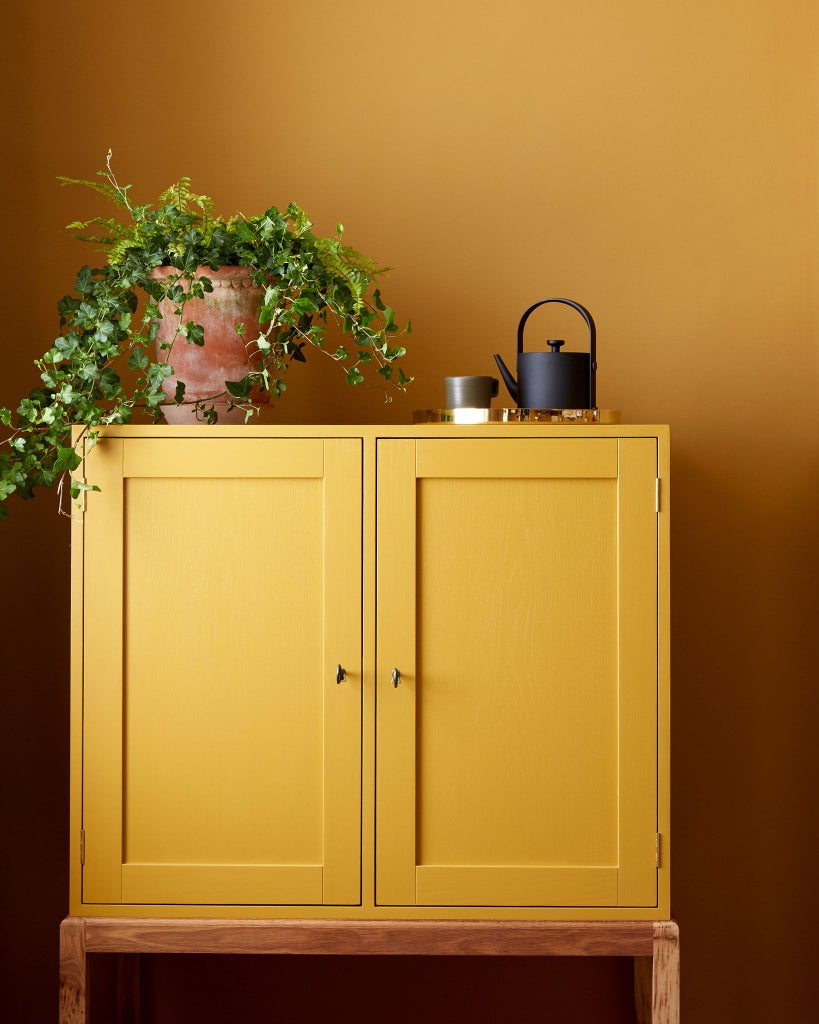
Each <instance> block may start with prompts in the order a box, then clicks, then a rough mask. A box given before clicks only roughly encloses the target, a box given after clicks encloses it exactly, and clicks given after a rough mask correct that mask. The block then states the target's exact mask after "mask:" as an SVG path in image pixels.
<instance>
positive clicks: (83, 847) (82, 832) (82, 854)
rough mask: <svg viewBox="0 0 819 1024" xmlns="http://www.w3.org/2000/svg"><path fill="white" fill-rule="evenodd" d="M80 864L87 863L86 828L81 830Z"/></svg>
mask: <svg viewBox="0 0 819 1024" xmlns="http://www.w3.org/2000/svg"><path fill="white" fill-rule="evenodd" d="M80 864H85V829H81V830H80Z"/></svg>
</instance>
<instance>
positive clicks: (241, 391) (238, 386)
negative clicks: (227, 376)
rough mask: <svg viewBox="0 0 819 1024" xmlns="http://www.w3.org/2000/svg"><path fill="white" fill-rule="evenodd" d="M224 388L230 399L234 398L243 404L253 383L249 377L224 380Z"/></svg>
mask: <svg viewBox="0 0 819 1024" xmlns="http://www.w3.org/2000/svg"><path fill="white" fill-rule="evenodd" d="M225 387H226V388H227V392H228V394H229V395H230V397H231V398H236V399H238V400H239V401H240V402H243V401H246V400H247V399H248V398H250V391H251V388H252V387H253V381H252V380H251V379H250V377H243V378H242V379H241V380H226V381H225Z"/></svg>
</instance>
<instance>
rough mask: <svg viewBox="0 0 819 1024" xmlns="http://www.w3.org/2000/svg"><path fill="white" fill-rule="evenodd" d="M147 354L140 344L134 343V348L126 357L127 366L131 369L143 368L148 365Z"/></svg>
mask: <svg viewBox="0 0 819 1024" xmlns="http://www.w3.org/2000/svg"><path fill="white" fill-rule="evenodd" d="M148 362H149V360H148V354H147V352H146V351H145V349H144V348H143V347H142V346H141V345H134V350H133V352H132V353H131V355H130V357H129V358H128V366H129V367H130V368H131V369H132V370H144V369H145V367H146V366H147V365H148Z"/></svg>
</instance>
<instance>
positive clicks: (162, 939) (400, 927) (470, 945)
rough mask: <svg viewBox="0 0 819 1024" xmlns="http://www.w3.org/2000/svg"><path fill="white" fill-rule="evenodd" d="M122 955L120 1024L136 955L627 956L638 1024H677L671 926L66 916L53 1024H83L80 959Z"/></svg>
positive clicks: (128, 1021)
mask: <svg viewBox="0 0 819 1024" xmlns="http://www.w3.org/2000/svg"><path fill="white" fill-rule="evenodd" d="M91 953H114V954H120V955H121V956H122V962H121V968H120V972H119V1008H118V1018H117V1019H118V1021H119V1022H121V1024H138V1021H139V1019H140V1017H139V975H138V964H139V960H138V955H139V954H142V953H233V954H289V955H319V954H320V955H333V954H336V955H344V956H413V955H416V956H417V955H424V956H631V957H633V958H634V965H635V971H634V999H635V1007H636V1010H637V1019H638V1021H639V1022H640V1024H649V1022H651V1024H679V930H678V928H677V925H676V923H675V922H674V921H525V922H521V921H333V920H320V921H305V920H292V921H291V920H275V921H263V920H238V921H230V920H223V921H222V920H208V919H192V920H184V919H180V920H166V919H143V920H127V919H122V918H84V917H68V918H66V919H65V920H64V921H63V922H62V926H61V932H60V1024H91V1022H89V1021H87V1016H86V1002H87V997H88V980H87V957H88V954H91Z"/></svg>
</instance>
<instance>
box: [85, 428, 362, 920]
mask: <svg viewBox="0 0 819 1024" xmlns="http://www.w3.org/2000/svg"><path fill="white" fill-rule="evenodd" d="M222 444H228V447H230V446H231V445H233V447H234V448H235V447H236V444H237V442H235V441H232V442H220V441H218V440H215V441H214V440H211V439H208V440H203V441H197V440H195V439H194V440H191V439H184V440H174V439H168V440H128V441H125V442H121V441H104V442H103V443H102V449H101V458H100V459H99V460H98V461H99V463H100V464H101V466H102V465H104V466H105V467H107V469H108V472H107V477H108V478H107V479H105V480H102V487H103V490H102V493H101V495H99V496H97V495H94V496H92V497H93V500H92V501H91V502H90V503H89V511H88V515H87V520H86V535H87V539H86V589H87V591H88V592H89V593H94V594H96V595H98V596H97V597H96V598H95V600H97V601H100V600H103V601H106V602H107V607H108V610H109V613H108V615H107V616H106V617H105V619H104V620H103V619H102V618H97V617H96V616H95V615H94V614H93V610H92V613H91V614H89V615H87V617H86V623H85V630H86V649H87V651H88V652H89V653H88V656H87V658H86V664H85V694H86V696H85V708H86V713H85V721H86V731H85V744H84V746H85V758H84V763H85V769H84V821H85V830H86V837H87V859H86V866H85V871H84V890H83V892H84V900H85V901H86V902H120V901H122V902H133V903H202V902H204V903H208V902H210V903H261V904H266V903H270V902H281V903H291V902H292V903H322V902H338V903H356V902H358V901H359V899H360V883H359V867H358V865H359V859H360V855H359V850H360V810H359V803H360V796H359V793H360V763H359V762H360V753H359V751H360V700H361V686H360V684H361V670H360V649H361V639H360V617H356V618H354V619H351V617H350V616H349V614H348V613H347V612H346V610H345V606H344V605H343V604H342V601H341V598H340V596H339V595H340V594H342V593H344V594H345V595H346V597H345V600H348V601H349V600H350V595H351V594H352V595H353V598H352V600H353V601H355V595H356V594H358V595H359V596H358V604H359V606H360V579H361V568H360V537H361V521H360V479H361V477H360V472H361V470H360V466H361V447H360V443H359V442H357V441H354V440H353V441H348V440H335V441H327V442H323V441H321V440H313V439H309V440H289V439H288V440H278V441H277V440H260V441H259V442H258V443H257V442H255V441H242V442H240V448H241V451H240V453H237V452H235V451H234V452H227V451H226V452H224V453H223V452H221V451H220V446H221V445H222ZM117 445H119V446H120V453H119V455H118V454H117V452H116V450H115V448H116V446H117ZM210 452H213V459H212V460H211V461H210V462H209V461H208V453H210ZM222 455H225V456H226V457H228V456H229V457H228V459H227V462H226V463H225V460H224V458H222ZM222 463H224V465H222ZM234 463H235V465H236V466H237V469H236V475H235V476H232V477H228V478H225V477H223V476H222V471H223V470H224V469H225V468H227V467H228V466H229V465H233V464H234ZM208 466H210V467H211V468H210V470H208V468H207V467H208ZM214 466H215V467H216V468H215V469H214V468H213V467H214ZM208 473H209V474H210V475H208ZM112 506H113V508H114V511H110V508H111V507H112ZM331 507H332V510H333V511H332V514H329V511H330V508H331ZM117 518H119V524H120V525H119V527H117ZM104 523H106V524H107V525H106V529H105V530H101V529H98V524H100V527H101V526H102V524H104ZM98 611H102V608H98ZM112 620H120V621H121V622H122V624H123V625H122V635H121V636H118V635H114V636H113V637H112V639H111V641H110V642H108V643H106V639H105V634H106V632H107V626H108V623H110V622H111V621H112ZM100 651H102V652H103V654H102V660H100V655H99V654H98V652H100ZM106 652H107V653H106ZM336 664H344V666H345V668H346V669H347V681H346V682H345V683H344V684H342V685H339V684H337V683H336V678H335V668H336ZM325 773H326V775H327V778H328V779H330V778H331V781H330V782H329V785H327V784H326V781H325ZM325 875H326V876H327V877H325Z"/></svg>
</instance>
